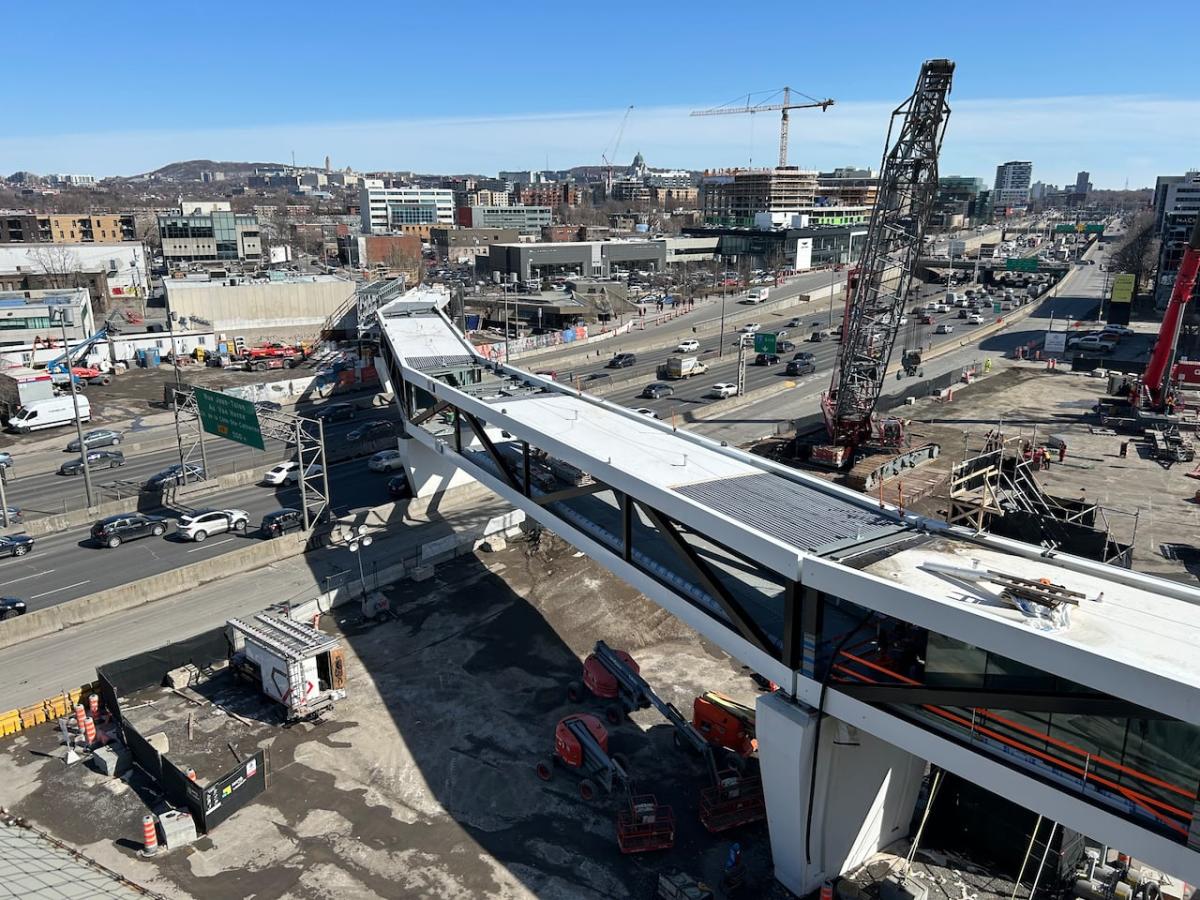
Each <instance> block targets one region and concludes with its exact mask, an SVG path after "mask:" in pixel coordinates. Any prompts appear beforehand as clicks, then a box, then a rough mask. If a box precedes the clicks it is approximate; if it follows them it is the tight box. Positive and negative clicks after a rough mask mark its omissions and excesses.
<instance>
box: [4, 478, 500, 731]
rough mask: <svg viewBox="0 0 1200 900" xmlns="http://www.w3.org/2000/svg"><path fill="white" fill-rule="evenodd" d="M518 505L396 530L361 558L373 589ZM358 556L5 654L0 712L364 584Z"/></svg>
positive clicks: (287, 568)
mask: <svg viewBox="0 0 1200 900" xmlns="http://www.w3.org/2000/svg"><path fill="white" fill-rule="evenodd" d="M509 509H511V507H510V506H509V505H508V504H507V503H505V502H504V501H502V500H501V499H500V498H498V497H491V498H489V499H484V500H479V499H478V498H475V499H467V500H465V501H462V502H460V503H458V504H454V503H453V502H451V503H450V504H446V505H444V506H443V508H442V509H441V510H440V512H435V513H431V514H423V515H420V516H418V517H417V518H415V519H412V520H407V519H406V520H405V523H404V524H403V525H400V526H393V528H392V529H391V530H390V531H389V532H388V533H387V535H386V536H379V535H376V540H375V542H374V543H373V544H372V545H371V546H370V548H366V549H364V550H360V551H359V552H360V553H362V554H363V557H362V559H361V561H362V563H363V565H364V574H365V576H366V580H367V583H368V585H370V582H371V575H372V572H373V571H376V570H379V571H382V570H383V569H384V568H386V567H388V566H391V565H395V564H398V563H400V562H403V561H405V560H408V559H412V558H413V556H414V555H415V554H416V553H417V552H418V548H419V547H420V546H421V545H423V544H427V543H429V542H430V541H435V540H437V539H439V538H444V537H446V536H448V535H451V534H453V533H455V532H456V531H463V530H468V529H471V528H476V527H480V528H481V527H482V526H483V525H484V524H485V523H486V522H487V521H488V520H489V519H491V518H493V517H495V516H498V515H502V514H503V513H505V512H507V511H508V510H509ZM358 563H359V558H358V556H357V554H352V553H350V552H349V550H347V549H345V548H342V547H334V548H329V549H325V550H318V551H314V552H311V553H306V554H303V555H301V556H297V557H293V558H291V559H288V560H283V561H281V562H278V563H274V564H272V565H268V566H265V567H263V568H261V569H256V570H254V571H252V572H245V573H243V574H241V575H237V576H234V577H231V578H226V579H222V580H220V581H215V582H211V583H209V584H205V585H202V586H200V587H198V588H196V589H194V590H191V591H188V592H187V593H184V594H179V595H177V596H174V597H170V598H167V599H165V600H159V601H157V602H154V603H149V604H147V605H145V606H140V607H137V608H136V609H132V610H129V611H128V612H124V613H115V614H113V615H110V616H105V617H104V618H102V619H97V620H96V621H94V622H89V623H87V624H84V625H78V626H75V627H74V628H69V629H66V630H65V631H60V632H57V633H56V634H51V635H47V636H45V637H41V638H35V639H33V640H30V641H27V642H25V643H23V644H21V645H18V646H15V647H10V648H7V649H5V650H0V685H3V688H2V689H0V708H3V709H8V708H10V707H17V706H25V705H27V704H30V703H36V702H37V701H39V700H42V699H44V698H45V697H48V696H51V695H53V694H55V693H59V692H61V691H63V690H70V689H73V688H77V687H79V686H80V685H81V684H87V683H89V682H91V681H93V680H94V679H95V677H96V666H97V665H98V664H101V663H104V662H107V661H109V660H114V659H121V658H123V657H126V656H129V655H131V654H134V653H139V652H142V651H144V650H150V649H153V648H154V647H159V646H162V645H163V644H167V643H170V642H171V641H176V640H179V639H181V638H185V637H187V636H189V635H192V634H196V633H197V632H200V631H203V630H205V629H208V628H213V627H215V626H218V625H221V624H223V623H224V622H225V620H226V619H228V618H230V617H231V616H246V615H252V614H253V613H256V612H259V611H261V610H262V609H264V608H266V607H267V606H270V605H271V604H274V603H282V602H285V601H290V602H294V603H300V602H302V601H304V600H307V599H309V598H311V597H315V596H316V595H317V594H320V593H322V592H323V591H325V590H326V589H327V587H328V586H330V585H333V584H342V583H345V582H346V580H347V579H353V580H354V581H355V582H357V580H358Z"/></svg>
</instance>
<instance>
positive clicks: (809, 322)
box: [584, 287, 993, 418]
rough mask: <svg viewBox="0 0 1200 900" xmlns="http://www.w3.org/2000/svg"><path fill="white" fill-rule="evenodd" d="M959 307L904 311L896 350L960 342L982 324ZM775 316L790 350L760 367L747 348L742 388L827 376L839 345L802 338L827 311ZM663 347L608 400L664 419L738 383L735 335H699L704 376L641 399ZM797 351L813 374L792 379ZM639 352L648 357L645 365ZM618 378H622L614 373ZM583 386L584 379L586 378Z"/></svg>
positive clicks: (769, 324)
mask: <svg viewBox="0 0 1200 900" xmlns="http://www.w3.org/2000/svg"><path fill="white" fill-rule="evenodd" d="M944 296H945V289H944V288H941V287H937V288H935V289H932V290H930V289H929V288H928V287H926V288H925V290H924V292H922V293H921V294H920V295H919V299H917V300H914V301H913V302H912V303H910V308H911V307H915V306H918V305H920V304H923V303H925V302H928V301H930V300H934V301H936V300H939V299H944ZM958 313H959V310H958V309H950V310H949V311H948V312H946V313H939V314H935V315H934V317H933V319H934V322H933V324H931V325H923V324H920V322H919V321H918V317H917V315H916V314H914V313H912V312H907V313H906V315H907V316H908V323H906V324H905V325H902V326H901V330H900V336H899V338H898V340H897V345H896V350H897V351H899V350H901V349H903V348H904V347H906V346H912V345H918V346H921V347H923V348H925V349H926V350H928V349H929V348H931V347H936V346H937V345H938V344H940V343H942V342H944V341H959V340H962V339H963V337H964V335H969V333H970V331H971V330H972V329H974V328H977V327H980V326H972V325H968V324H967V323H966V320H965V319H960V318H958ZM992 316H993V314H992V313H991V312H990V311H989V312H988V313H986V314H984V321H985V323H986V322H990V321H991V320H992ZM773 318H774V321H769V320H768V318H767V317H763V318H762V319H760V320H759V322H760V324H761V326H762V330H763V331H777V330H778V329H779V328H780V327H784V328H786V330H787V331H788V336H787V338H786V339H787V340H790V341H792V342H793V343H795V345H796V347H795V349H794V350H788V351H786V352H782V353H779V354H778V355H779V357H780V360H781V362H780V363H779V364H778V365H774V366H758V365H755V364H754V359H755V355H756V354H754V352H753V350H752V348H747V351H746V353H747V356H746V390H747V391H752V390H755V389H758V388H762V387H766V386H768V385H771V384H775V383H779V382H780V381H795V382H796V383H797V384H798V385H800V386H804V385H809V384H811V383H813V382H816V381H828V379H829V374H830V371H831V370H832V368H833V365H834V361H835V359H836V357H837V352H838V347H839V346H840V345H839V344H838V342H837V341H835V340H826V341H821V342H812V341H806V340H804V338H805V337H806V336H807V335H808V334H810V333H811V331H812V329H813V327H814V326H819V327H822V328H824V327H827V325H828V313H827V312H825V313H822V314H819V315H816V316H813V315H811V314H809V315H807V316H803V315H802V316H799V318H800V319H801V322H802V324H801V325H799V326H797V327H787V324H788V323H789V322H790V321H791V320H792V319H793V318H796V317H793V316H789V315H787V313H779V314H777V315H776V316H774V317H773ZM939 324H946V325H949V326H951V327H952V328H953V329H954V331H953V332H952V333H950V334H937V333H936V328H937V326H938V325H939ZM675 346H677V345H672V346H671V347H670V348H664V349H662V350H659V351H655V352H653V353H648V354H641V353H639V354H638V363H639V366H642V367H643V368H642V371H644V373H645V374H644V378H643V379H639V380H637V381H635V382H633V383H631V384H630V385H629V386H628V387H623V388H620V389H618V390H616V391H614V392H613V393H611V394H608V395H607V396H606V399H609V400H612V401H613V402H615V403H620V404H622V405H624V406H630V407H634V408H642V407H644V408H647V409H652V410H654V411H655V412H656V413H657V414H658V415H659V416H660V417H662V418H668V417H670V416H671V415H672V414H682V413H684V412H686V411H687V410H688V409H695V408H697V407H700V406H703V405H704V404H706V403H710V402H713V400H714V398H711V397H709V396H707V395H708V394H709V392H710V390H711V388H712V385H713V384H716V383H717V382H731V383H736V382H737V357H738V351H737V346H736V336H733V335H727V341H726V346H725V353H724V355H723V356H720V355H718V338H717V337H715V336H714V337H711V338H708V339H700V351H699V352H698V354H697V355H698V356H700V358H701V359H702V360H703V361H704V363H705V364H706V365H707V366H708V367H709V369H708V371H707V372H706V373H705V374H704V375H699V376H696V377H694V378H691V379H688V380H680V381H671V382H669V383H670V384H671V386H672V388H673V389H674V391H675V393H674V394H673V395H672V396H670V397H665V398H662V399H659V400H648V399H645V398H642V397H641V396H640V393H641V391H642V389H643V388H644V387H645V386H646V385H647V384H649V383H650V382H652V381H656V380H658V379H657V378H656V376H655V368H656V366H657V365H658V364H659V363H662V362H665V360H666V358H667V357H668V356H671V355H675V354H674V347H675ZM798 351H807V352H810V353H812V354H813V355H814V356H815V358H816V364H817V371H816V373H814V374H812V375H806V376H802V377H800V378H795V377H792V376H788V375H787V374H786V362H787V361H788V360H790V359H791V358H792V356H794V355H795V353H796V352H798ZM643 356H644V357H645V359H646V362H645V363H644V366H643ZM617 371H618V372H619V373H624V372H629V371H639V368H638V367H634V368H633V369H626V370H617ZM616 377H622V375H621V374H618V375H617V376H616ZM584 385H585V388H586V382H584Z"/></svg>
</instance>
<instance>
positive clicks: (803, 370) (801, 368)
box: [787, 359, 817, 375]
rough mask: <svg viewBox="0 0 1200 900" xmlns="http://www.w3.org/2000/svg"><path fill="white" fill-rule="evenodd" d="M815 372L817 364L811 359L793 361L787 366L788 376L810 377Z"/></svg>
mask: <svg viewBox="0 0 1200 900" xmlns="http://www.w3.org/2000/svg"><path fill="white" fill-rule="evenodd" d="M815 371H817V364H816V363H815V362H813V361H812V360H811V359H793V360H792V361H791V362H789V363H788V364H787V373H788V374H789V375H811V374H812V373H813V372H815Z"/></svg>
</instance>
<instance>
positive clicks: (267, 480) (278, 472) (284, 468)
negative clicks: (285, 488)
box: [259, 459, 325, 486]
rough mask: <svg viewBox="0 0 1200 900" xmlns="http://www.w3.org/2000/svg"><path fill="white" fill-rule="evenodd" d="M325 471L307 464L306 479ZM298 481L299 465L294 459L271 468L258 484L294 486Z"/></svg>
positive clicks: (314, 465) (315, 465)
mask: <svg viewBox="0 0 1200 900" xmlns="http://www.w3.org/2000/svg"><path fill="white" fill-rule="evenodd" d="M324 471H325V469H324V468H322V467H321V466H318V465H317V464H316V463H311V464H309V467H308V472H307V474H306V477H308V478H312V477H313V476H314V475H320V474H321V473H322V472H324ZM299 480H300V463H298V462H297V461H296V460H294V459H290V460H288V461H287V462H281V463H280V464H279V465H277V466H273V467H271V468H270V469H268V470H267V473H266V474H265V475H263V477H262V481H261V482H259V483H260V484H265V485H270V486H277V485H281V484H295V483H296V482H297V481H299Z"/></svg>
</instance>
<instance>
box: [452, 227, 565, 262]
mask: <svg viewBox="0 0 1200 900" xmlns="http://www.w3.org/2000/svg"><path fill="white" fill-rule="evenodd" d="M541 231H542V233H543V234H544V233H545V231H546V228H545V227H543V228H542V229H541ZM429 237H430V241H431V242H432V243H433V249H434V252H435V253H437V255H438V257H439V258H440V259H448V260H450V261H451V262H458V263H465V262H473V261H474V260H475V258H476V257H477V256H487V255H488V254H489V253H491V247H492V245H493V244H515V243H516V242H517V241H519V240H520V239H521V233H520V232H519V231H518V230H517V229H516V228H446V227H442V226H439V227H437V228H434V229H432V230H431V231H430V235H429ZM543 240H545V238H544V237H543Z"/></svg>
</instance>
